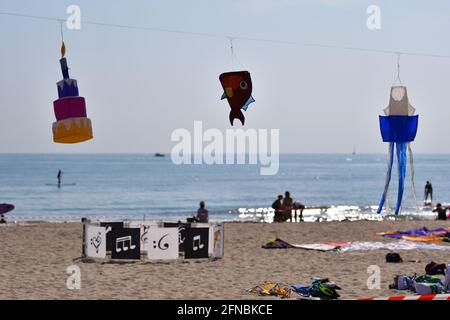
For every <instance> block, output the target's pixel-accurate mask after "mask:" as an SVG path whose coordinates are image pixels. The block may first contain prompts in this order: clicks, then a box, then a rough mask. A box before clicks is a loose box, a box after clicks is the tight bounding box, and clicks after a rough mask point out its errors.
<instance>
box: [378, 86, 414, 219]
mask: <svg viewBox="0 0 450 320" xmlns="http://www.w3.org/2000/svg"><path fill="white" fill-rule="evenodd" d="M414 113H415V109H414V107H413V106H412V105H411V104H410V103H409V99H408V92H407V90H406V87H405V86H403V85H398V86H393V87H391V95H390V100H389V105H388V107H387V108H386V109H384V114H385V115H384V116H379V122H380V130H381V136H382V138H383V141H384V142H388V143H389V149H388V154H389V156H388V169H387V174H386V182H385V186H384V192H383V195H382V197H381V201H380V204H379V206H378V210H377V212H378V213H381V210H382V209H383V206H384V204H385V202H386V198H387V193H388V190H389V183H390V181H391V173H392V167H393V164H394V148H396V150H395V151H396V153H397V166H398V194H397V206H396V208H395V214H398V213H399V212H400V210H401V205H402V199H403V191H404V184H405V175H406V161H407V151H406V150H407V149H408V152H409V159H410V166H411V186H412V189H413V195H414V198H416V196H415V188H414V161H413V156H412V150H411V145H410V142H412V141H414V139H415V137H416V133H417V126H418V122H419V116H418V115H414ZM386 207H387V208H386V209H388V205H386Z"/></svg>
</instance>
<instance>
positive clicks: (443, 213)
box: [433, 203, 447, 220]
mask: <svg viewBox="0 0 450 320" xmlns="http://www.w3.org/2000/svg"><path fill="white" fill-rule="evenodd" d="M433 212H437V214H438V216H437V220H447V209H446V208H444V207H443V206H442V204H440V203H438V204H437V205H436V209H434V210H433Z"/></svg>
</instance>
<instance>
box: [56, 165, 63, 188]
mask: <svg viewBox="0 0 450 320" xmlns="http://www.w3.org/2000/svg"><path fill="white" fill-rule="evenodd" d="M62 176H63V172H62V171H61V169H59V171H58V175H57V176H56V177H57V178H58V188H61V180H62Z"/></svg>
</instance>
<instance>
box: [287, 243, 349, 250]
mask: <svg viewBox="0 0 450 320" xmlns="http://www.w3.org/2000/svg"><path fill="white" fill-rule="evenodd" d="M349 244H351V242H327V243H311V244H293V245H292V246H293V247H294V248H297V249H305V250H316V251H337V250H339V249H340V248H342V247H345V246H347V245H349Z"/></svg>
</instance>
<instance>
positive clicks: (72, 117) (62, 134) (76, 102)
mask: <svg viewBox="0 0 450 320" xmlns="http://www.w3.org/2000/svg"><path fill="white" fill-rule="evenodd" d="M65 54H66V46H65V44H64V41H63V42H62V45H61V59H60V60H59V62H60V64H61V71H62V74H63V80H61V81H60V82H58V83H57V86H58V98H59V99H58V100H55V101H54V102H53V108H54V111H55V117H56V122H54V123H53V128H52V129H53V141H54V142H57V143H79V142H83V141H87V140H90V139H92V138H93V136H92V125H91V120H90V119H89V118H88V117H87V112H86V101H85V99H84V98H83V97H80V96H79V94H78V83H77V80H75V79H71V78H70V76H69V67H68V65H67V59H66V58H65Z"/></svg>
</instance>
